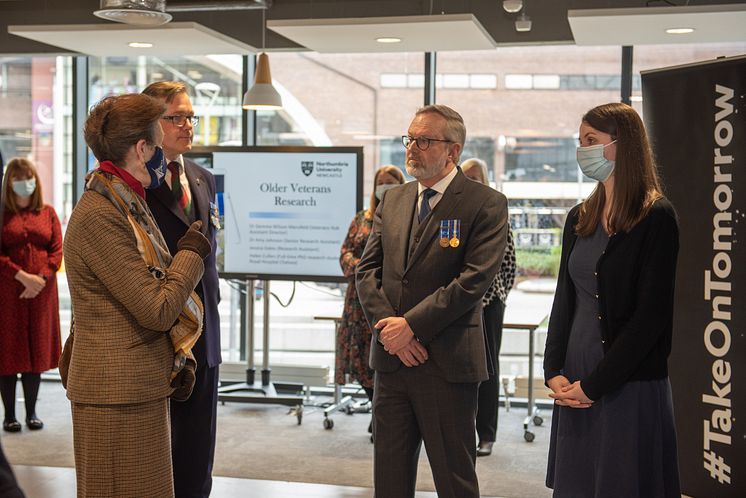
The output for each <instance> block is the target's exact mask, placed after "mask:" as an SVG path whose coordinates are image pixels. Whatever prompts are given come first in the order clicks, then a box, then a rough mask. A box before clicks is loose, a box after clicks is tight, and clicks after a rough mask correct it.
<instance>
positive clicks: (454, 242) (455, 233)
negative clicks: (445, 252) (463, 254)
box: [448, 220, 461, 248]
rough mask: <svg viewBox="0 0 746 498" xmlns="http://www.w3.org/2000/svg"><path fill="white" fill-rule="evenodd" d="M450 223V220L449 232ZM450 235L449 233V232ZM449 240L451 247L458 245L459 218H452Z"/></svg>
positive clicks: (459, 233)
mask: <svg viewBox="0 0 746 498" xmlns="http://www.w3.org/2000/svg"><path fill="white" fill-rule="evenodd" d="M450 224H451V222H450V221H449V222H448V225H449V230H448V231H449V232H450ZM449 235H451V233H449ZM452 235H453V236H452V237H451V241H450V242H449V244H450V246H451V247H453V248H456V247H458V245H459V244H460V243H461V241H460V240H459V236H460V235H461V220H453V232H452Z"/></svg>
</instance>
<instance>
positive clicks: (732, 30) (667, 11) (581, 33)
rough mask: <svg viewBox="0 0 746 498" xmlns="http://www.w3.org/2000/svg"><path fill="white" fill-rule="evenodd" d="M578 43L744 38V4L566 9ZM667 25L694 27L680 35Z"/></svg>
mask: <svg viewBox="0 0 746 498" xmlns="http://www.w3.org/2000/svg"><path fill="white" fill-rule="evenodd" d="M567 17H568V20H569V21H570V28H571V29H572V34H573V37H574V38H575V43H576V44H577V45H648V44H668V43H719V42H739V41H746V5H744V4H728V5H701V6H696V5H695V6H683V7H643V8H635V9H585V10H569V11H568V12H567ZM669 28H694V32H692V33H688V34H681V35H670V34H668V33H666V29H669Z"/></svg>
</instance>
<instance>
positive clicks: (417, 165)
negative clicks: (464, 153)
mask: <svg viewBox="0 0 746 498" xmlns="http://www.w3.org/2000/svg"><path fill="white" fill-rule="evenodd" d="M446 164H447V162H446V160H445V158H443V160H441V161H437V162H432V163H430V164H426V163H424V162H422V161H421V160H419V159H407V164H406V166H407V173H408V174H409V176H411V177H413V178H416V179H417V180H427V179H429V178H432V177H434V176H436V175H437V174H439V173H440V172H441V171H443V168H445V167H446Z"/></svg>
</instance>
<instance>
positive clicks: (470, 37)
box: [267, 14, 496, 53]
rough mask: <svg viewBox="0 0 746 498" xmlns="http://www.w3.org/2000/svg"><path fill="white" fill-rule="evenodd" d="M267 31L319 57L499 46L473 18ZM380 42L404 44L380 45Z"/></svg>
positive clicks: (327, 23)
mask: <svg viewBox="0 0 746 498" xmlns="http://www.w3.org/2000/svg"><path fill="white" fill-rule="evenodd" d="M267 27H268V28H269V29H271V30H272V31H275V32H276V33H279V34H280V35H282V36H284V37H285V38H289V39H290V40H293V41H294V42H295V43H298V44H299V45H302V46H304V47H307V48H309V49H311V50H314V51H316V52H320V53H339V52H345V53H354V52H415V51H416V52H432V51H438V52H441V51H446V50H485V49H492V48H495V46H496V44H495V40H493V39H492V37H491V36H490V35H489V33H487V30H485V29H484V27H483V26H482V24H481V23H480V22H479V21H478V20H477V18H476V17H474V15H473V14H438V15H432V16H400V17H366V18H347V19H293V20H272V21H267ZM444 33H447V36H445V35H444ZM379 38H398V39H400V40H401V41H400V42H398V43H380V42H378V41H376V40H377V39H379Z"/></svg>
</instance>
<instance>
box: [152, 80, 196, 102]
mask: <svg viewBox="0 0 746 498" xmlns="http://www.w3.org/2000/svg"><path fill="white" fill-rule="evenodd" d="M142 93H144V94H145V95H150V96H151V97H153V98H154V99H160V100H163V101H164V102H166V103H167V104H170V103H171V102H172V101H173V100H174V97H176V96H177V95H179V94H180V93H187V87H186V85H185V84H184V83H182V82H181V81H156V82H155V83H151V84H149V85H148V86H147V87H146V88H145V90H143V91H142Z"/></svg>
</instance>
